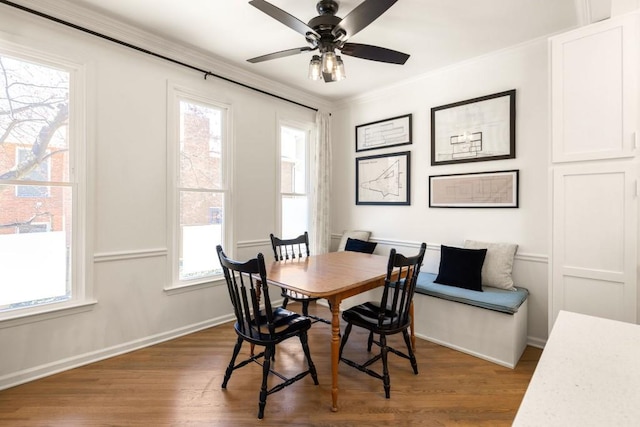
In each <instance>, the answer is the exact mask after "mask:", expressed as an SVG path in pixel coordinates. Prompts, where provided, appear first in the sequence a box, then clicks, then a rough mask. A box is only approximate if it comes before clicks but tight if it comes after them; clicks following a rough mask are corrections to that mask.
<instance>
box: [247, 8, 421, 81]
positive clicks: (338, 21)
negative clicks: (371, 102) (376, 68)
mask: <svg viewBox="0 0 640 427" xmlns="http://www.w3.org/2000/svg"><path fill="white" fill-rule="evenodd" d="M396 1H398V0H364V1H363V2H362V3H360V4H359V5H358V6H357V7H356V8H355V9H353V10H352V11H351V12H350V13H349V14H347V16H345V17H344V18H340V17H338V16H336V13H337V12H338V2H337V1H335V0H319V1H318V3H317V4H316V10H317V11H318V13H319V15H318V16H316V17H315V18H312V19H311V20H310V21H309V23H308V24H305V23H304V22H302V21H301V20H299V19H298V18H296V17H294V16H292V15H290V14H289V13H287V12H285V11H284V10H282V9H280V8H278V7H276V6H274V5H272V4H271V3H269V2H267V1H265V0H251V1H250V2H249V4H250V5H252V6H254V7H256V8H257V9H259V10H261V11H262V12H264V13H266V14H267V15H269V16H271V17H272V18H274V19H276V20H277V21H280V22H281V23H283V24H284V25H286V26H287V27H289V28H291V29H293V30H295V31H297V32H299V33H300V34H302V35H303V36H304V37H305V39H306V41H307V43H308V46H303V47H297V48H294V49H287V50H282V51H279V52H274V53H270V54H267V55H262V56H257V57H255V58H251V59H248V60H247V61H249V62H251V63H256V62H263V61H268V60H271V59H277V58H284V57H287V56H291V55H297V54H299V53H303V52H311V51H316V50H317V51H319V55H313V57H312V58H311V62H310V64H309V78H310V79H312V80H320V78H322V79H324V81H325V82H334V81H338V80H342V79H343V78H344V77H345V72H344V63H343V62H342V58H341V57H340V56H339V55H336V51H339V52H340V53H341V54H342V55H348V56H354V57H356V58H362V59H368V60H371V61H379V62H386V63H390V64H400V65H402V64H404V63H405V62H407V59H409V55H407V54H406V53H402V52H398V51H396V50H391V49H387V48H384V47H379V46H371V45H368V44H360V43H348V42H347V40H348V39H349V37H352V36H354V35H355V34H356V33H358V32H359V31H360V30H362V29H363V28H365V27H366V26H367V25H369V24H371V23H372V22H373V21H375V20H376V19H377V18H378V17H379V16H380V15H382V14H383V13H384V12H386V11H387V9H389V8H390V7H391V6H393V5H394V3H395V2H396Z"/></svg>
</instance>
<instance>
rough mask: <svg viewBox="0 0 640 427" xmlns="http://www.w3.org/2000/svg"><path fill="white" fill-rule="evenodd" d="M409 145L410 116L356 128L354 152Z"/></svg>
mask: <svg viewBox="0 0 640 427" xmlns="http://www.w3.org/2000/svg"><path fill="white" fill-rule="evenodd" d="M407 144H411V114H407V115H405V116H399V117H393V118H391V119H386V120H380V121H377V122H373V123H367V124H364V125H359V126H356V152H358V151H365V150H375V149H376V148H384V147H396V146H398V145H407Z"/></svg>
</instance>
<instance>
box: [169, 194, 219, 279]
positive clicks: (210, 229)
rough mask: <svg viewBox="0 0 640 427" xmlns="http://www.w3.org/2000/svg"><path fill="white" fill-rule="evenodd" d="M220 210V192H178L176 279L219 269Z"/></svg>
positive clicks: (208, 274)
mask: <svg viewBox="0 0 640 427" xmlns="http://www.w3.org/2000/svg"><path fill="white" fill-rule="evenodd" d="M223 212H224V196H223V194H222V193H210V192H195V191H181V192H180V240H181V245H180V268H179V279H180V280H189V279H197V278H201V277H206V276H213V275H216V274H221V273H222V269H221V268H220V262H219V260H218V255H217V253H216V245H221V244H222V241H223V240H222V239H223V227H224V215H223Z"/></svg>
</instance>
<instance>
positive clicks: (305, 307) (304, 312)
mask: <svg viewBox="0 0 640 427" xmlns="http://www.w3.org/2000/svg"><path fill="white" fill-rule="evenodd" d="M302 315H303V316H305V317H309V300H305V301H302Z"/></svg>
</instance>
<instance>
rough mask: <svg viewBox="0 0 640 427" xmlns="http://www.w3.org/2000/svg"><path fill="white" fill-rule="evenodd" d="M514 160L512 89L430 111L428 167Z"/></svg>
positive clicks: (513, 103)
mask: <svg viewBox="0 0 640 427" xmlns="http://www.w3.org/2000/svg"><path fill="white" fill-rule="evenodd" d="M515 157H516V90H515V89H511V90H508V91H504V92H499V93H494V94H491V95H486V96H481V97H479V98H473V99H468V100H466V101H460V102H454V103H452V104H447V105H442V106H439V107H434V108H432V109H431V166H438V165H448V164H454V163H467V162H482V161H489V160H501V159H514V158H515Z"/></svg>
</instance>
